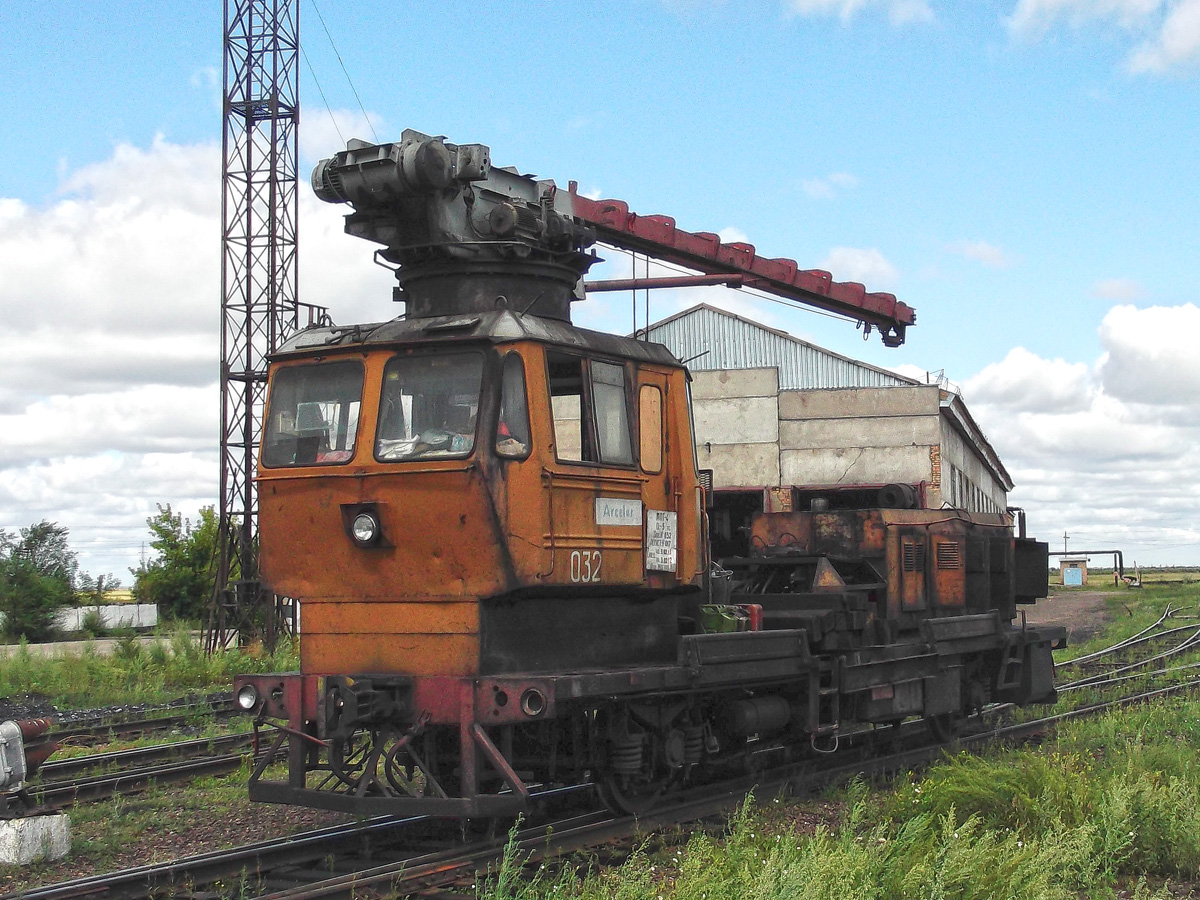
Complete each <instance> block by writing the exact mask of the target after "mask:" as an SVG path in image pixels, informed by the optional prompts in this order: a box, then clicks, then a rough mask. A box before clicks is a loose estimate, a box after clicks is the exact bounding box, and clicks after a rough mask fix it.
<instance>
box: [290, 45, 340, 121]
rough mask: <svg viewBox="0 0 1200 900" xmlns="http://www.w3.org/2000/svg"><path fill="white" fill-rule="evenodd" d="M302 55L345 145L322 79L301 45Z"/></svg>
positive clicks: (326, 109) (330, 118)
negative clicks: (326, 96)
mask: <svg viewBox="0 0 1200 900" xmlns="http://www.w3.org/2000/svg"><path fill="white" fill-rule="evenodd" d="M300 55H301V56H303V57H304V64H305V65H306V66H308V73H309V74H310V75H312V78H313V81H314V82H316V85H317V93H319V94H320V95H321V102H322V103H324V104H325V111H326V112H327V113H329V121H330V122H332V123H333V130H334V131H336V132H337V136H338V140H339V141H341V142H342V143H343V144H344V143H346V139H345V138H344V137H343V136H342V129H340V128H338V123H337V117H336V116H334V114H333V110H332V109H330V107H329V101H328V100H326V99H325V89H324V88H322V87H321V79H320V78H318V77H317V73H316V70H315V69H313V64H312V62H311V61H310V60H309V58H308V53H307V52H306V51H305V49H304V45H303V44H301V45H300Z"/></svg>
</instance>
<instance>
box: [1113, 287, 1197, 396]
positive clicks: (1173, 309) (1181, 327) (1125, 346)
mask: <svg viewBox="0 0 1200 900" xmlns="http://www.w3.org/2000/svg"><path fill="white" fill-rule="evenodd" d="M1197 329H1200V309H1198V308H1197V307H1195V306H1194V305H1192V304H1191V303H1188V304H1186V305H1184V306H1170V307H1167V306H1151V307H1149V308H1148V309H1138V308H1137V307H1134V306H1116V307H1113V308H1112V309H1111V310H1109V312H1108V315H1106V316H1105V317H1104V321H1103V322H1101V323H1100V340H1101V342H1102V343H1103V345H1104V346H1105V348H1106V349H1107V351H1108V352H1107V353H1106V354H1105V355H1104V357H1103V358H1102V359H1101V361H1100V365H1099V369H1098V374H1099V377H1100V380H1101V383H1102V385H1103V387H1104V390H1105V392H1106V393H1108V394H1109V395H1111V396H1114V397H1118V398H1120V399H1122V400H1125V401H1128V402H1131V403H1143V404H1153V405H1157V406H1184V407H1189V408H1190V409H1192V410H1194V411H1193V412H1192V415H1196V414H1198V413H1200V361H1198V360H1197V354H1196V341H1195V335H1196V333H1197Z"/></svg>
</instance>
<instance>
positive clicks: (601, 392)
mask: <svg viewBox="0 0 1200 900" xmlns="http://www.w3.org/2000/svg"><path fill="white" fill-rule="evenodd" d="M592 398H593V400H594V401H595V408H596V437H597V438H598V439H599V440H598V442H599V444H600V461H601V462H606V463H616V464H617V465H620V466H629V465H632V464H633V447H632V445H631V444H630V441H629V408H628V406H627V405H626V399H625V369H624V368H623V367H622V366H616V365H613V364H612V363H606V362H600V361H599V360H592Z"/></svg>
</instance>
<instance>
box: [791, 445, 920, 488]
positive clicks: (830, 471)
mask: <svg viewBox="0 0 1200 900" xmlns="http://www.w3.org/2000/svg"><path fill="white" fill-rule="evenodd" d="M779 460H780V462H779V466H780V469H781V472H780V475H781V477H782V483H783V484H796V485H802V484H890V483H892V482H907V483H909V484H915V483H917V482H919V481H928V480H929V448H928V447H856V448H852V449H843V450H784V451H783V452H782V453H780V454H779Z"/></svg>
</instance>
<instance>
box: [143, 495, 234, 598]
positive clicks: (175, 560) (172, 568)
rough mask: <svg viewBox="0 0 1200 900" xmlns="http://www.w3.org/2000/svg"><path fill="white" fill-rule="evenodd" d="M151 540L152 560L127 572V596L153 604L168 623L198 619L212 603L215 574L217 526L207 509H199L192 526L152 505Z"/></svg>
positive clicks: (210, 509)
mask: <svg viewBox="0 0 1200 900" xmlns="http://www.w3.org/2000/svg"><path fill="white" fill-rule="evenodd" d="M146 524H147V525H148V526H150V532H151V533H152V534H153V535H154V539H153V540H152V541H150V546H151V547H153V548H154V550H155V553H156V555H155V557H154V558H153V559H151V560H149V561H147V562H143V563H142V564H141V565H140V566H138V567H137V568H136V569H131V570H130V571H131V572H133V577H134V581H133V596H134V599H135V600H137V601H138V602H139V603H153V604H156V605H157V606H158V610H159V613H160V614H161V615H162V616H163V617H164V618H168V619H198V620H203V619H204V618H205V614H206V613H207V611H208V606H209V601H210V600H211V599H212V595H213V586H214V583H215V581H216V574H217V555H218V548H219V544H218V541H219V540H220V523H219V522H218V521H217V515H216V513H215V512H214V510H213V508H212V507H211V506H206V507H204V508H203V509H201V510H200V519H199V521H197V522H196V524H195V525H193V524H192V522H191V520H190V519H185V518H183V517H182V516H181V515H179V514H178V513H175V512H173V511H172V510H171V506H170V504H167V505H166V506H165V507H164V506H161V505H160V506H159V507H158V515H156V516H151V517H150V518H149V519H147V520H146Z"/></svg>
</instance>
